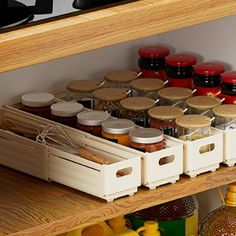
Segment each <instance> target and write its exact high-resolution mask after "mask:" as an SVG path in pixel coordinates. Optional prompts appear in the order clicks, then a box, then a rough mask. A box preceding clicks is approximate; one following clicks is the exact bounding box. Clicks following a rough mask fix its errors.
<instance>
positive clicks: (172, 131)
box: [148, 106, 184, 137]
mask: <svg viewBox="0 0 236 236" xmlns="http://www.w3.org/2000/svg"><path fill="white" fill-rule="evenodd" d="M148 114H149V116H150V119H151V121H150V127H151V128H155V129H160V130H162V132H163V133H164V134H167V135H170V136H172V137H177V125H176V123H175V119H176V118H177V117H179V116H182V115H184V110H183V109H181V108H179V107H173V106H157V107H153V108H151V109H149V111H148Z"/></svg>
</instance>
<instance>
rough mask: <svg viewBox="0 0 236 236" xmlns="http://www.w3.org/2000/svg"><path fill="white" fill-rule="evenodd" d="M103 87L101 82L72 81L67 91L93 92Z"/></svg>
mask: <svg viewBox="0 0 236 236" xmlns="http://www.w3.org/2000/svg"><path fill="white" fill-rule="evenodd" d="M101 86H102V81H101V80H72V81H70V82H69V84H67V89H68V90H70V91H73V92H84V93H85V92H93V91H94V90H96V89H98V88H100V87H101Z"/></svg>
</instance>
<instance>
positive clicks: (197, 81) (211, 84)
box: [193, 62, 225, 96]
mask: <svg viewBox="0 0 236 236" xmlns="http://www.w3.org/2000/svg"><path fill="white" fill-rule="evenodd" d="M193 71H194V74H193V83H194V85H195V88H196V89H197V91H196V95H206V96H218V95H219V94H220V90H221V89H220V84H221V74H222V73H223V72H224V71H225V68H224V65H222V64H219V63H213V62H203V63H198V64H197V65H195V66H194V69H193Z"/></svg>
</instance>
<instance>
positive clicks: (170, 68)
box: [166, 54, 197, 89]
mask: <svg viewBox="0 0 236 236" xmlns="http://www.w3.org/2000/svg"><path fill="white" fill-rule="evenodd" d="M196 62H197V58H196V57H195V56H193V55H190V54H173V55H170V56H168V57H167V58H166V74H167V79H168V81H169V83H168V86H170V87H183V88H191V89H192V88H193V77H192V76H193V65H195V64H196Z"/></svg>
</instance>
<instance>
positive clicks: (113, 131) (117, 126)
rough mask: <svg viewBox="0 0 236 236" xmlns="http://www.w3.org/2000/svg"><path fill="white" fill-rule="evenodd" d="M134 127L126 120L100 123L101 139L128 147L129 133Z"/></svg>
mask: <svg viewBox="0 0 236 236" xmlns="http://www.w3.org/2000/svg"><path fill="white" fill-rule="evenodd" d="M134 127H135V124H134V122H133V121H131V120H128V119H110V120H106V121H104V122H103V123H102V137H103V138H105V139H108V140H110V141H112V142H116V143H119V144H122V145H125V146H129V132H130V130H131V129H133V128H134Z"/></svg>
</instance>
